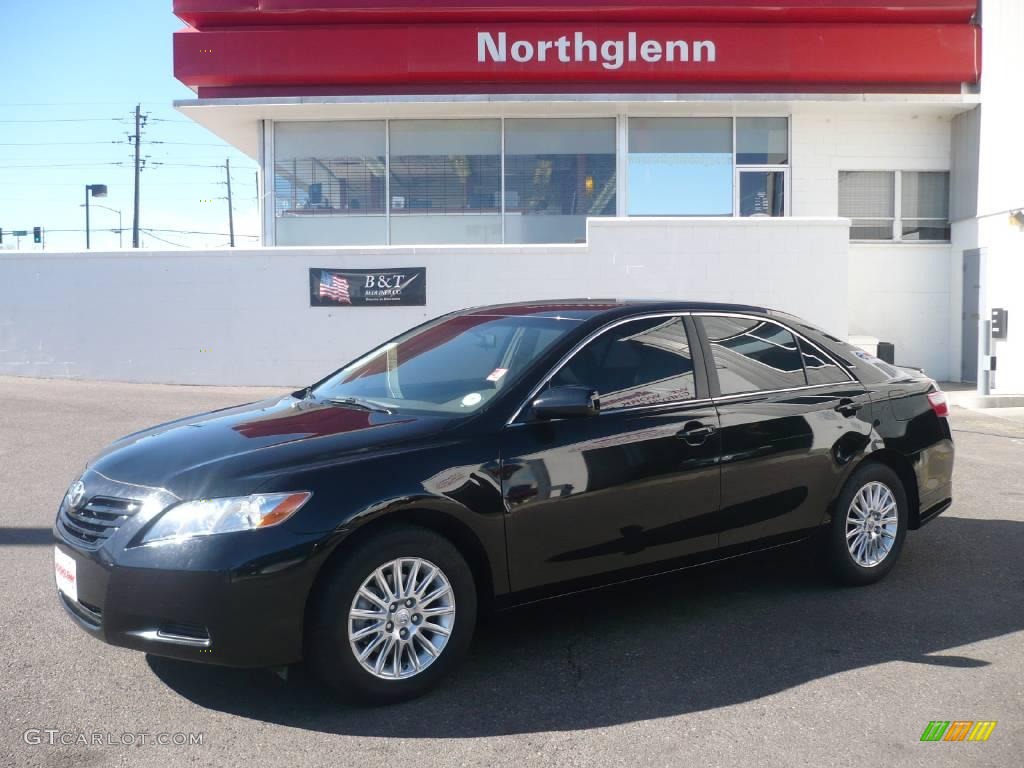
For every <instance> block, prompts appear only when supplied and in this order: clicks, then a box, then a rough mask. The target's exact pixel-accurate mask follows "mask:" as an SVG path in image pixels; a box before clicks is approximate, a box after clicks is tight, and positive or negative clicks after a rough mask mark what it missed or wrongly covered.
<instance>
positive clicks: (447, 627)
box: [348, 557, 455, 680]
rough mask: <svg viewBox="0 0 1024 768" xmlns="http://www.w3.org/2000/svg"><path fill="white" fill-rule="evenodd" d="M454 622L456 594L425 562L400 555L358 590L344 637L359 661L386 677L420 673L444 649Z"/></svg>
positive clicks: (444, 577) (381, 567)
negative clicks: (346, 635) (345, 636)
mask: <svg viewBox="0 0 1024 768" xmlns="http://www.w3.org/2000/svg"><path fill="white" fill-rule="evenodd" d="M454 625H455V593H454V591H453V590H452V585H451V582H450V581H449V580H448V577H447V576H445V574H444V572H443V571H442V570H441V569H440V568H439V567H438V566H436V565H435V564H434V563H431V562H430V561H428V560H424V559H422V558H417V557H400V558H396V559H395V560H391V561H390V562H387V563H384V564H382V565H380V566H378V567H377V568H376V569H375V570H374V571H373V572H372V573H371V574H370V575H369V576H367V577H366V579H365V580H364V581H363V583H362V585H361V586H360V587H359V589H358V591H357V592H356V595H355V597H354V598H353V600H352V607H351V609H350V610H349V615H348V639H349V645H351V647H352V652H353V653H354V654H355V657H356V660H357V661H358V662H359V664H360V665H361V666H362V667H363V669H365V670H366V671H367V672H369V673H370V674H371V675H373V676H375V677H378V678H381V679H384V680H401V679H405V678H409V677H413V676H414V675H418V674H419V673H420V672H422V671H423V670H424V669H426V668H427V667H429V666H430V665H431V664H432V663H434V661H436V660H437V658H438V657H439V656H440V655H441V653H442V652H443V651H444V649H445V646H446V645H447V644H448V639H449V638H450V637H451V633H452V628H453V627H454Z"/></svg>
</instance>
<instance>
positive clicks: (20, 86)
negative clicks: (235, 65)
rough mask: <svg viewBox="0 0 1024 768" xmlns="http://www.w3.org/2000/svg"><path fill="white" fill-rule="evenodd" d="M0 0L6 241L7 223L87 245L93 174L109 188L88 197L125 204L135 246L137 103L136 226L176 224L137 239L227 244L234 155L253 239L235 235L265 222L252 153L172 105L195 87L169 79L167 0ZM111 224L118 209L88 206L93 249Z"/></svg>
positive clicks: (75, 246)
mask: <svg viewBox="0 0 1024 768" xmlns="http://www.w3.org/2000/svg"><path fill="white" fill-rule="evenodd" d="M2 6H3V13H2V14H0V21H2V23H3V30H4V32H3V35H2V37H0V228H2V229H3V230H4V242H3V246H2V247H4V248H10V247H11V245H12V243H13V238H11V237H10V236H9V235H8V232H10V231H11V230H14V229H27V230H31V228H32V227H34V226H42V227H44V228H45V229H46V230H47V236H46V248H47V250H80V249H83V248H84V247H85V232H84V229H85V211H84V210H83V208H82V207H81V206H82V204H83V202H84V195H85V185H86V184H106V185H107V187H108V189H109V196H108V197H107V198H106V199H98V198H94V199H93V202H94V203H98V204H101V205H105V206H108V207H110V208H115V209H121V210H122V218H123V222H124V227H125V229H126V230H128V231H127V232H125V237H124V242H125V244H126V245H128V246H130V245H131V232H130V229H131V220H132V161H131V157H132V151H133V150H132V147H131V145H129V144H128V143H127V137H126V135H125V134H127V133H129V132H130V131H132V130H133V127H134V121H133V118H132V113H133V111H134V109H135V104H136V103H139V102H141V104H142V111H143V113H148V115H149V121H148V123H147V125H146V128H145V131H144V134H143V143H142V146H143V155H144V156H146V155H148V156H149V159H148V161H147V165H146V170H145V171H144V172H143V173H142V191H141V198H142V199H141V205H140V210H141V226H142V228H144V229H152V230H168V231H155V232H152V233H143V246H144V247H151V248H162V247H167V248H170V247H172V246H171V245H170V243H174V244H177V245H186V246H196V247H218V246H221V245H225V244H226V243H227V240H228V238H227V234H226V233H227V231H228V223H227V202H226V200H224V199H223V198H224V197H225V195H226V194H227V192H226V187H225V185H224V183H223V182H224V170H223V164H224V160H225V158H228V157H230V158H231V170H232V179H233V182H232V187H233V190H232V191H233V195H234V198H235V205H234V209H235V232H236V244H238V245H244V244H246V243H248V244H255V243H256V242H257V241H256V240H255V239H253V238H245V237H239V235H243V234H249V235H254V234H256V233H257V231H258V215H257V201H256V163H255V161H253V160H252V159H250V158H249V157H247V156H245V155H243V154H241V153H240V152H238V151H236V150H234V149H232V148H231V147H230V146H228V145H227V144H225V143H224V142H222V141H221V140H220V139H218V138H217V137H216V136H214V135H213V134H211V133H209V132H208V131H206V130H205V129H203V128H201V127H200V126H198V125H196V124H194V123H192V122H191V121H190V120H188V119H187V118H185V117H184V116H183V115H181V114H180V113H178V112H177V111H175V110H174V108H173V106H172V103H173V101H174V100H175V99H188V98H194V94H193V93H192V91H190V90H189V89H188V88H186V87H185V86H184V85H182V84H181V83H179V82H178V81H177V80H175V79H174V75H173V67H172V57H171V35H172V33H173V32H174V30H176V29H179V28H181V27H182V26H183V24H182V23H181V22H180V21H179V20H178V19H176V18H175V17H174V15H173V14H172V13H171V2H170V0H103V2H83V0H40V2H28V1H24V0H5V2H3V3H2ZM113 142H122V143H113ZM156 142H165V143H156ZM161 163H163V164H161ZM171 163H175V164H178V165H171ZM118 164H119V165H118ZM216 165H219V166H221V167H220V168H216V167H209V166H216ZM194 166H198V167H194ZM117 222H118V217H117V214H116V213H113V212H110V211H107V210H104V209H102V208H93V209H92V230H93V236H92V247H93V248H94V249H97V248H99V249H107V248H116V247H117V242H118V237H117V233H116V232H113V231H111V230H113V229H116V228H117V225H118V224H117ZM61 230H75V231H70V232H65V231H61ZM186 231H187V232H186ZM188 232H211V233H216V234H212V235H202V234H189V233H188ZM158 238H163V240H165V241H167V242H161V240H160V239H158ZM31 239H32V238H31V236H30V237H28V238H27V239H26V238H23V239H22V248H23V249H33V248H38V247H39V246H34V245H33V244H32V242H31Z"/></svg>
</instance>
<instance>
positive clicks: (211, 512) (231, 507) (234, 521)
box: [142, 492, 313, 544]
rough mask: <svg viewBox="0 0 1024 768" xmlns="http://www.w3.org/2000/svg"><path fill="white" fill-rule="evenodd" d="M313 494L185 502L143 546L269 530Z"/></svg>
mask: <svg viewBox="0 0 1024 768" xmlns="http://www.w3.org/2000/svg"><path fill="white" fill-rule="evenodd" d="M312 495H313V494H311V493H308V492H302V493H258V494H253V495H252V496H236V497H233V498H227V499H200V500H198V501H186V502H182V503H181V504H178V505H176V506H173V507H171V508H170V509H168V510H167V511H166V512H164V514H163V515H161V516H160V518H159V519H157V521H156V523H155V524H154V525H153V527H151V528H150V529H149V530H148V531H147V532H146V535H145V536H143V537H142V543H143V544H146V543H149V542H151V541H160V540H162V539H181V538H186V537H188V536H208V535H210V534H212V533H228V532H229V531H250V530H253V529H255V528H269V527H270V526H272V525H277V524H278V523H283V522H284V521H285V520H287V519H288V518H289V517H291V516H292V515H294V514H295V513H296V512H298V511H299V509H300V508H301V507H302V505H303V504H305V503H306V502H307V501H309V497H310V496H312Z"/></svg>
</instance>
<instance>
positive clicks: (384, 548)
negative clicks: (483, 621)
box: [309, 526, 477, 703]
mask: <svg viewBox="0 0 1024 768" xmlns="http://www.w3.org/2000/svg"><path fill="white" fill-rule="evenodd" d="M342 558H343V559H342V560H340V561H339V563H338V565H337V567H336V569H335V570H334V571H333V572H332V573H330V574H329V575H328V576H327V579H328V581H327V582H326V583H325V585H324V589H323V590H322V592H321V594H320V599H319V600H318V601H317V603H316V605H315V608H314V614H313V619H312V626H311V631H310V648H309V651H310V657H311V661H312V664H313V667H314V669H315V670H316V671H317V672H318V674H319V675H320V677H321V678H322V679H323V680H324V681H325V682H326V683H327V684H328V685H330V686H331V687H332V688H334V689H335V690H337V691H338V692H339V693H341V694H342V695H344V696H346V697H348V698H353V699H357V700H362V701H366V702H370V703H391V702H396V701H401V700H404V699H409V698H413V697H415V696H418V695H420V694H422V693H424V692H425V691H427V690H428V689H429V688H431V687H432V686H433V685H435V684H436V683H437V682H438V681H439V680H440V679H441V678H442V677H444V675H445V674H446V673H447V672H448V671H450V670H451V669H453V668H454V667H455V666H457V665H458V663H459V662H460V661H461V660H462V659H463V657H464V656H465V655H466V653H467V651H468V650H469V645H470V641H471V640H472V636H473V629H474V624H475V623H476V607H477V606H476V602H477V600H476V589H475V585H474V583H473V574H472V572H471V571H470V569H469V566H468V565H466V561H465V560H464V559H463V558H462V556H461V555H460V554H459V552H458V550H457V549H456V548H455V547H454V546H453V545H452V544H451V542H449V541H448V540H447V539H445V538H443V537H441V536H439V535H438V534H436V533H434V532H433V531H429V530H426V529H422V528H415V527H411V526H410V527H403V528H395V529H391V530H388V531H385V532H382V533H381V534H380V535H378V536H376V537H374V538H371V539H369V540H367V541H364V542H362V543H361V544H360V545H359V547H358V548H354V549H352V550H351V551H349V552H346V553H345V554H343V555H342Z"/></svg>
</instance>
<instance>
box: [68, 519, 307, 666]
mask: <svg viewBox="0 0 1024 768" xmlns="http://www.w3.org/2000/svg"><path fill="white" fill-rule="evenodd" d="M271 533H272V535H271V536H265V535H263V534H271ZM54 537H55V539H56V546H57V548H58V549H60V551H62V552H63V553H64V554H66V555H68V556H70V557H72V558H73V559H74V560H75V564H76V568H77V583H78V600H77V601H74V600H71V599H70V598H68V597H67V596H66V595H64V594H63V593H60V592H58V598H59V600H60V602H61V604H62V605H63V606H64V609H65V610H66V611H67V613H68V614H69V616H70V617H71V618H72V619H73V620H74V621H75V623H76V624H78V626H79V627H81V628H82V629H83V630H84V631H86V632H87V633H89V634H90V635H92V636H93V637H96V638H97V639H99V640H103V641H104V642H106V643H110V644H111V645H116V646H121V647H124V648H132V649H135V650H139V651H144V652H146V653H152V654H155V655H158V656H168V657H172V658H177V659H185V660H188V661H199V662H205V663H211V664H222V665H226V666H234V667H264V666H278V665H285V664H291V663H294V662H296V661H299V660H300V659H301V658H302V637H303V620H304V614H305V607H306V600H307V597H308V595H309V592H310V589H311V588H312V584H313V581H314V579H315V576H316V573H317V570H318V568H319V566H320V564H321V563H322V558H323V557H324V556H325V555H324V553H323V550H322V548H321V547H320V546H319V543H318V542H317V541H313V540H308V539H305V540H304V539H301V537H295V536H294V535H290V534H285V533H284V532H283V531H273V532H271V531H269V530H268V531H259V532H251V531H246V532H241V533H236V534H220V535H217V536H207V537H197V538H195V539H191V540H186V541H183V542H178V543H174V542H171V543H169V545H168V544H161V545H156V546H149V547H132V548H118V547H117V546H116V544H117V541H116V540H117V539H118V538H119V537H117V536H115V537H114V538H113V539H111V541H109V542H107V543H106V544H104V545H103V546H102V547H100V548H99V549H96V550H89V549H88V548H83V547H80V546H76V544H75V543H74V542H70V541H68V539H67V537H65V536H64V535H63V534H62V533H61V532H60V531H59V529H58V528H56V527H55V528H54ZM282 538H284V539H286V541H285V542H284V543H285V546H283V547H282ZM287 544H291V546H287ZM147 561H149V562H147Z"/></svg>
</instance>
